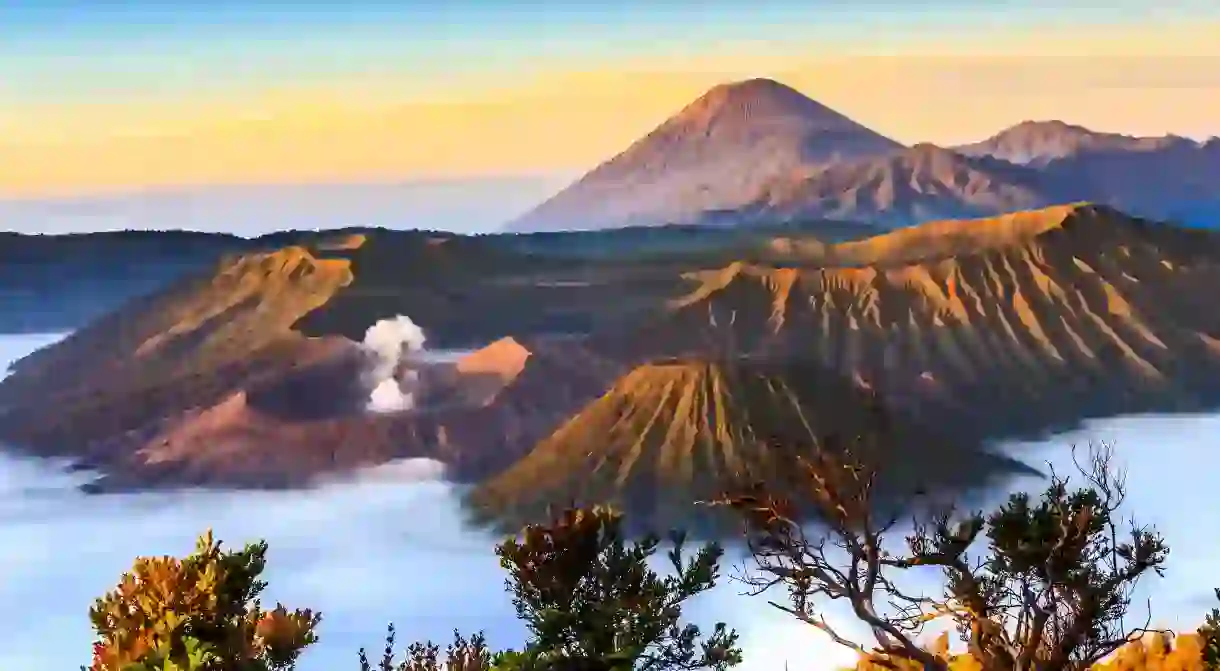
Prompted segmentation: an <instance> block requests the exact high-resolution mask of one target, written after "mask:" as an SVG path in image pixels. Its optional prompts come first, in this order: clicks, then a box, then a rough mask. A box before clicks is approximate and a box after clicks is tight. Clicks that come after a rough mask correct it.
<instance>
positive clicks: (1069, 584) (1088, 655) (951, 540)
mask: <svg viewBox="0 0 1220 671" xmlns="http://www.w3.org/2000/svg"><path fill="white" fill-rule="evenodd" d="M1088 454H1089V458H1088V460H1087V461H1086V462H1085V463H1083V464H1082V463H1080V461H1078V460H1077V459H1076V451H1075V450H1073V461H1074V463H1075V464H1076V466H1077V470H1078V471H1079V472H1080V475H1081V476H1083V486H1082V487H1080V488H1076V489H1072V488H1070V487H1069V479H1068V478H1066V477H1060V476H1059V475H1057V474H1055V473H1054V471H1053V469H1052V472H1051V477H1050V483H1049V485H1048V486H1047V488H1046V489H1045V491H1044V492H1043V493H1042V495H1041V496H1040V497H1039V498H1037V499H1033V498H1031V497H1030V496H1029V495H1027V494H1015V495H1013V496H1011V497H1010V498H1009V499H1008V501H1007V502H1006V503H1005V504H1004V505H1003V506H1001V507H1000V508H999V509H998V510H995V511H994V512H992V513H990V514H989V515H984V514H983V513H981V512H975V513H973V514H969V515H965V516H963V517H960V518H958V519H956V520H955V519H954V517H955V516H954V511H953V510H952V509H951V508H949V509H947V510H944V511H943V512H941V513H939V514H933V515H928V516H924V517H923V518H922V519H917V520H916V521H915V524H914V530H913V532H911V533H910V534H909V535H908V536H907V537H906V543H905V545H906V547H905V550H904V551H902V552H898V553H894V552H891V551H890V550H889V549H887V547H886V544H885V540H886V538H887V536H888V535H889V534H891V533H892V532H893V531H894V529H895V527H896V524H897V522H898V521H899V518H898V516H896V515H894V516H885V517H883V516H881V515H879V514H878V513H877V512H876V506H874V505H873V503H874V501H872V499H871V493H872V491H873V484H874V481H875V475H876V472H875V470H874V469H871V468H869V467H867V466H866V465H865V464H864V463H862V462H860V461H856V460H853V458H852V457H851V455H850V454H848V453H847V452H844V451H837V452H834V453H832V452H830V451H827V450H820V451H817V452H816V453H815V456H814V457H812V458H810V459H806V460H804V461H803V468H804V471H805V475H806V485H807V486H806V489H805V491H804V494H805V495H806V496H805V499H807V500H806V501H804V502H803V503H805V504H809V505H808V506H806V507H811V508H812V510H813V511H814V514H815V515H816V520H817V522H818V523H820V525H821V526H822V527H823V528H824V532H822V533H820V534H819V535H817V536H812V537H810V536H806V534H805V529H804V527H803V526H802V524H801V523H800V522H799V521H798V520H799V519H800V518H799V515H798V514H797V506H796V505H795V504H794V503H793V501H791V500H788V499H781V498H775V497H773V496H771V495H769V494H768V493H767V492H766V490H765V488H763V487H756V488H755V489H754V490H753V491H751V492H748V493H746V494H744V495H735V496H726V497H723V498H722V499H721V500H719V501H717V502H716V503H718V504H720V505H726V506H729V507H730V508H732V509H733V510H735V511H736V512H737V513H738V514H739V515H740V516H741V519H742V520H743V522H744V524H745V527H746V538H747V541H748V543H749V547H750V550H751V552H752V555H753V563H754V564H755V566H756V568H757V572H747V573H746V574H745V575H744V576H743V577H741V578H739V579H740V580H743V581H745V582H746V583H747V584H749V585H751V586H752V587H753V591H754V592H755V593H761V592H764V591H766V590H768V589H770V588H772V587H774V586H776V585H785V586H786V587H787V588H788V592H789V602H790V603H789V604H788V605H782V604H780V603H777V602H772V605H774V606H776V607H777V608H780V609H781V610H784V611H786V612H788V613H790V614H792V615H793V616H795V617H797V618H799V619H801V620H803V621H805V622H807V623H809V624H810V625H812V626H814V627H817V628H818V629H821V630H822V631H824V632H826V634H828V635H829V636H830V637H831V638H832V639H833V640H835V641H836V642H838V643H840V644H842V645H845V646H848V647H850V648H852V649H854V650H856V651H857V652H859V653H861V654H862V655H870V656H871V657H872V658H874V659H875V660H876V661H877V663H879V664H881V665H883V666H887V667H889V668H894V669H897V668H901V666H902V665H901V664H900V661H907V662H914V663H916V664H917V665H919V666H922V667H923V668H925V669H947V668H948V667H949V663H948V660H947V659H946V658H944V657H942V656H938V655H936V654H934V653H933V652H931V651H928V650H926V649H924V648H923V647H921V646H920V645H918V644H917V643H916V639H917V637H918V635H919V634H920V633H921V632H922V631H923V629H924V627H925V625H927V624H928V623H929V622H932V621H934V620H941V619H946V618H947V619H949V620H951V621H952V622H953V623H954V624H955V625H956V628H957V631H958V633H959V635H960V637H961V639H962V640H963V641H964V642H965V643H966V647H967V650H968V652H969V653H970V655H971V656H972V657H973V658H974V659H975V660H977V661H978V663H979V664H981V666H982V668H985V669H988V670H989V671H991V670H995V671H1033V670H1035V669H1036V670H1037V671H1063V670H1068V669H1071V670H1081V669H1086V668H1088V667H1090V666H1091V665H1093V664H1094V663H1095V662H1097V661H1098V660H1100V659H1102V658H1103V657H1105V656H1107V655H1109V654H1110V653H1111V652H1114V651H1115V650H1117V649H1118V648H1120V647H1122V646H1123V645H1124V644H1126V643H1128V642H1130V641H1133V640H1137V639H1138V638H1139V637H1140V636H1142V635H1143V634H1144V633H1146V632H1147V631H1149V630H1148V629H1147V621H1145V623H1144V625H1143V626H1141V627H1129V626H1127V625H1126V623H1125V616H1126V615H1127V613H1128V610H1129V609H1130V605H1131V595H1132V590H1133V588H1134V586H1135V584H1136V583H1137V582H1138V580H1139V579H1140V578H1141V577H1142V576H1143V575H1144V574H1146V573H1148V572H1150V571H1151V572H1153V573H1155V574H1161V572H1162V567H1163V565H1164V562H1165V559H1166V555H1167V553H1168V548H1167V546H1166V544H1165V542H1164V540H1163V539H1162V538H1161V536H1160V535H1159V534H1158V533H1156V532H1155V531H1154V530H1151V529H1148V528H1144V527H1140V526H1136V525H1135V524H1134V523H1130V524H1127V525H1122V524H1121V523H1120V521H1119V519H1118V510H1119V506H1120V504H1121V503H1122V501H1123V498H1124V496H1125V487H1124V477H1123V474H1122V473H1121V472H1119V471H1116V470H1115V469H1114V467H1113V465H1112V456H1113V452H1112V450H1111V449H1110V448H1109V447H1106V446H1100V447H1096V448H1090V450H1089V453H1088ZM802 510H803V509H802ZM836 552H837V553H839V556H836V555H835V553H836ZM918 567H933V568H935V569H938V570H939V572H940V573H941V574H942V575H943V577H944V578H945V582H946V585H947V587H946V589H945V592H944V593H943V594H942V595H939V596H928V595H913V594H907V593H906V592H904V591H903V589H902V588H901V587H900V585H899V584H898V583H897V582H896V578H897V576H898V575H900V574H903V573H904V572H905V571H908V570H910V569H915V568H918ZM839 599H841V600H845V601H846V602H847V603H848V604H849V605H850V606H851V610H852V613H853V614H854V616H855V617H856V618H858V619H859V620H860V621H861V622H863V623H864V624H866V625H867V626H868V627H869V629H870V630H871V632H872V635H873V638H874V639H875V642H874V643H873V644H872V645H867V646H866V645H865V644H862V643H860V642H857V641H852V640H849V639H848V638H846V637H844V636H842V635H840V634H839V633H838V632H837V631H836V630H835V629H834V628H833V627H832V626H831V625H830V623H828V622H827V621H826V619H825V618H824V617H823V616H822V615H821V614H820V613H819V601H824V600H839ZM882 599H884V601H882ZM896 660H898V661H896Z"/></svg>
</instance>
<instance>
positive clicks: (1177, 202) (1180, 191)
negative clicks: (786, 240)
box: [504, 79, 1220, 231]
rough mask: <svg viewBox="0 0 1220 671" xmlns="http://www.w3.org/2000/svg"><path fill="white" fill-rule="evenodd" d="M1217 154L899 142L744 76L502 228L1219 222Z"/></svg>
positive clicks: (1167, 145)
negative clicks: (1031, 218)
mask: <svg viewBox="0 0 1220 671" xmlns="http://www.w3.org/2000/svg"><path fill="white" fill-rule="evenodd" d="M755 109H756V110H760V112H759V113H758V114H753V115H752V114H750V113H748V112H749V110H755ZM776 119H779V120H780V121H779V122H776V121H775V120H776ZM811 146H812V147H820V150H817V151H809V148H810V147H811ZM1218 148H1220V139H1215V138H1213V139H1212V140H1210V141H1207V142H1196V141H1193V140H1190V139H1187V138H1183V137H1179V136H1175V135H1165V136H1160V137H1135V136H1128V135H1122V134H1119V133H1107V132H1099V131H1093V130H1090V129H1088V128H1085V127H1083V126H1078V125H1074V124H1069V123H1067V122H1064V121H1058V120H1052V121H1024V122H1020V123H1018V124H1016V125H1014V126H1011V127H1009V128H1006V129H1003V130H1001V131H1000V132H998V133H996V134H995V135H993V136H991V137H989V138H986V139H983V140H980V141H978V142H974V143H968V144H963V145H958V146H955V147H948V148H943V147H936V146H934V145H931V144H929V143H926V142H923V143H918V144H916V145H914V146H912V147H904V146H903V145H901V144H899V143H898V142H896V141H894V140H891V139H890V138H888V137H886V136H884V135H882V134H880V133H878V132H876V131H873V130H870V129H867V128H865V127H864V126H862V125H860V124H858V123H856V122H854V121H851V120H850V119H849V118H847V117H845V116H844V115H842V114H841V113H839V112H837V111H834V110H830V109H829V108H826V107H825V106H823V105H821V104H819V103H817V102H815V101H813V100H812V99H810V98H808V97H806V96H804V95H803V94H801V93H799V92H797V91H795V90H794V89H791V88H790V87H787V86H785V85H783V84H781V83H779V82H776V81H774V80H767V79H754V80H745V81H742V82H733V83H729V84H721V85H718V86H716V87H713V88H712V89H710V90H709V91H708V92H706V93H705V94H703V95H702V96H701V97H700V98H698V99H697V100H696V101H694V102H692V103H691V104H689V105H688V106H687V107H686V108H683V110H681V111H680V112H679V113H677V114H675V115H674V116H673V117H671V118H670V119H668V120H667V121H665V122H664V123H662V124H661V125H660V126H658V127H657V128H656V129H654V130H653V131H652V132H650V133H649V134H647V135H646V136H644V137H643V138H640V139H639V140H637V141H636V142H634V143H632V144H631V145H630V146H629V147H628V148H627V149H625V150H624V151H622V152H620V153H619V154H617V155H615V156H613V157H611V158H610V159H608V160H607V161H605V162H603V163H601V164H599V165H598V166H596V167H595V168H593V169H592V170H590V171H589V172H587V173H586V174H585V175H583V176H582V177H581V178H580V179H579V180H577V181H576V182H574V183H573V184H571V185H569V186H568V187H566V188H565V189H563V190H562V191H560V192H559V193H557V194H556V195H554V196H553V197H552V198H550V199H548V200H546V201H544V202H543V203H541V204H540V205H539V206H538V207H537V208H535V209H534V210H531V211H530V212H529V213H526V214H525V215H523V216H522V217H519V218H517V219H514V220H513V221H510V222H508V223H507V224H505V227H504V230H506V231H529V230H556V229H559V228H567V229H580V230H584V229H598V228H608V227H620V226H625V225H657V224H662V223H670V222H681V223H696V224H703V225H708V226H734V225H738V226H741V225H744V226H750V225H756V224H759V223H761V222H770V221H776V220H781V221H782V220H785V219H787V218H790V217H794V216H797V215H798V214H799V215H800V216H807V217H814V218H827V219H836V220H841V221H861V222H872V223H883V224H886V225H889V226H909V225H913V224H919V223H923V222H927V221H935V220H938V219H943V218H962V217H984V216H994V215H999V214H1003V213H1005V212H1011V211H1014V210H1020V209H1032V208H1038V207H1045V206H1050V205H1057V204H1064V203H1071V202H1078V201H1095V202H1104V203H1107V204H1109V205H1112V206H1115V207H1118V208H1120V209H1123V210H1124V211H1128V212H1131V213H1132V214H1134V215H1137V216H1145V217H1151V218H1157V219H1167V220H1173V221H1180V222H1184V223H1188V224H1191V225H1220V187H1217V186H1216V184H1218V183H1220V149H1218ZM692 166H693V167H692ZM1148 176H1152V177H1154V178H1155V180H1154V181H1155V183H1146V181H1145V178H1147V177H1148Z"/></svg>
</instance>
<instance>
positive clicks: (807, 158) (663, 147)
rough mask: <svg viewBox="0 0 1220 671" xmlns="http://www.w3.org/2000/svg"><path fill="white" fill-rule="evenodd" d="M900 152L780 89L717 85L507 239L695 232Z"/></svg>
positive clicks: (514, 225) (512, 227)
mask: <svg viewBox="0 0 1220 671" xmlns="http://www.w3.org/2000/svg"><path fill="white" fill-rule="evenodd" d="M899 148H901V145H899V144H898V143H897V142H895V141H893V140H890V139H889V138H886V137H884V136H882V135H879V134H878V133H875V132H873V131H871V130H869V129H867V128H865V127H863V126H861V125H860V124H858V123H856V122H854V121H852V120H851V119H848V118H847V117H845V116H843V115H842V114H840V113H838V112H836V111H834V110H831V109H829V108H827V107H825V106H824V105H821V104H820V103H817V102H815V101H813V100H811V99H809V98H808V97H806V96H805V95H803V94H801V93H800V92H798V91H796V90H794V89H792V88H790V87H788V86H785V85H783V84H780V83H779V82H775V81H772V80H769V79H751V80H746V81H742V82H736V83H732V84H723V85H720V86H717V87H715V88H713V89H711V90H710V91H708V92H707V93H705V94H704V95H703V96H701V97H700V98H699V99H698V100H695V101H694V102H692V103H691V104H690V105H688V106H686V107H685V108H683V109H682V110H681V111H679V112H678V113H677V114H675V115H674V116H673V117H671V118H670V119H668V120H666V121H665V122H664V123H662V124H661V125H660V126H658V127H657V128H656V129H654V130H653V131H652V132H650V133H649V134H648V135H646V136H645V137H643V138H641V139H640V140H638V141H637V142H635V143H634V144H632V145H631V146H630V147H628V148H627V149H626V150H624V151H623V152H622V153H620V154H618V155H617V156H615V157H613V158H611V159H610V160H608V161H606V162H605V163H602V164H601V165H599V166H597V167H596V168H594V169H593V170H592V171H590V172H589V173H588V174H586V175H585V176H583V177H581V178H580V179H579V180H578V181H577V182H575V183H574V184H572V185H571V186H569V187H568V188H566V189H564V190H563V191H561V192H560V193H559V194H557V195H555V196H554V197H553V198H551V199H549V200H547V201H546V202H544V203H542V204H541V205H539V206H538V207H537V208H535V209H534V210H532V211H530V212H528V213H526V214H525V215H523V216H522V217H520V218H518V219H516V220H515V221H513V222H511V223H510V224H508V226H507V228H506V230H509V231H518V232H526V231H549V230H563V229H573V230H575V229H597V228H608V227H620V226H625V225H630V224H649V225H653V224H664V223H689V222H694V221H698V220H699V219H700V218H701V217H702V216H704V214H705V213H707V212H714V211H719V210H735V209H738V208H740V207H742V206H744V205H746V204H748V203H749V202H750V200H752V199H753V198H754V196H755V195H756V194H757V192H758V190H759V189H760V188H761V187H762V185H764V184H766V183H768V182H769V181H771V180H773V179H776V178H791V177H794V176H798V175H801V174H805V173H807V172H809V171H810V170H812V169H814V167H815V166H818V165H823V164H826V163H828V162H833V161H838V160H843V159H848V158H855V157H858V156H865V155H873V154H880V153H886V152H889V151H893V150H896V149H899Z"/></svg>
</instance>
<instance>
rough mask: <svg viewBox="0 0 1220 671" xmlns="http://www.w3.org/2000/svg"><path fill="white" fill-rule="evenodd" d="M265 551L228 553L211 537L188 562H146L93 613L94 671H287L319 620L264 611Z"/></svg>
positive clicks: (303, 613) (256, 547)
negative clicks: (261, 603)
mask: <svg viewBox="0 0 1220 671" xmlns="http://www.w3.org/2000/svg"><path fill="white" fill-rule="evenodd" d="M266 553H267V544H266V543H261V542H260V543H255V544H251V545H247V546H246V547H245V548H244V549H243V550H241V551H240V552H223V551H221V548H220V542H218V541H213V539H212V533H211V532H210V531H209V532H208V533H206V534H205V535H203V536H202V537H200V538H199V541H198V544H197V546H196V548H195V552H194V553H192V554H191V555H189V556H187V557H186V558H185V559H181V560H179V559H175V558H173V557H140V558H138V559H136V561H135V564H134V566H133V568H132V571H131V572H130V573H125V574H124V575H123V577H122V579H121V580H120V581H119V584H118V586H117V587H116V588H115V589H114V590H113V591H111V592H110V593H108V594H106V595H105V596H103V597H101V598H100V599H97V601H96V602H95V603H94V606H93V607H92V608H91V609H90V610H89V619H90V621H91V622H92V624H93V628H94V630H95V631H96V634H97V638H96V642H95V643H94V644H93V664H92V666H91V667H90V671H287V670H289V669H292V668H293V667H294V665H295V662H296V659H297V657H298V656H299V655H300V654H301V651H302V650H304V649H305V647H307V646H309V645H310V644H312V643H314V642H315V641H317V636H316V635H315V633H314V629H315V628H316V627H317V625H318V623H319V622H320V621H321V618H322V616H321V615H320V614H316V613H312V612H311V611H309V610H296V611H292V612H289V611H288V610H287V609H286V608H285V607H284V606H283V605H279V604H277V605H276V608H275V609H274V610H271V611H264V610H262V609H261V607H260V605H259V601H258V595H259V594H260V593H261V592H262V591H263V589H264V588H265V587H266V586H267V584H266V583H265V582H263V581H262V580H259V576H260V575H262V572H263V569H264V567H265V565H266Z"/></svg>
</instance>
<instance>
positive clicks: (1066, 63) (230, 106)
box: [0, 0, 1220, 226]
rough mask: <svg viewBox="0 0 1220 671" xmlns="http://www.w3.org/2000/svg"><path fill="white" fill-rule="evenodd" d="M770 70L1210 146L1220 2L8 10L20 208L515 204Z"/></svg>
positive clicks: (954, 107)
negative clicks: (256, 192)
mask: <svg viewBox="0 0 1220 671" xmlns="http://www.w3.org/2000/svg"><path fill="white" fill-rule="evenodd" d="M1089 5H1092V6H1093V8H1089ZM1103 7H1104V8H1103ZM752 76H770V77H774V78H777V79H780V80H781V81H784V82H786V83H788V84H790V85H793V86H795V87H796V88H798V89H799V90H801V91H803V92H804V93H806V94H808V95H810V96H812V97H814V98H816V99H818V100H820V101H822V102H823V103H826V104H828V105H830V106H831V107H834V108H836V109H838V110H840V111H842V112H844V113H846V114H848V115H849V116H851V117H853V118H855V119H857V120H859V121H861V122H862V123H864V124H866V125H868V126H870V127H873V128H874V129H876V130H878V131H880V132H882V133H884V134H887V135H890V136H892V137H894V138H896V139H898V140H901V141H903V142H908V143H913V142H917V141H932V142H937V143H941V144H953V143H960V142H966V141H972V140H976V139H981V138H983V137H986V136H988V135H991V134H992V133H994V132H996V131H998V130H1000V129H1001V128H1003V127H1005V126H1007V125H1011V124H1013V123H1017V122H1019V121H1022V120H1026V119H1045V118H1061V119H1064V120H1067V121H1071V122H1075V123H1081V124H1083V125H1086V126H1090V127H1094V128H1096V129H1098V130H1113V131H1122V132H1128V133H1135V134H1163V133H1167V132H1174V133H1177V134H1181V135H1186V136H1193V137H1206V136H1209V135H1212V134H1220V117H1217V116H1216V115H1215V114H1214V113H1213V110H1215V109H1218V108H1220V4H1217V3H1215V2H1212V1H1210V0H1206V1H1205V0H1178V1H1177V2H1165V1H1161V2H1151V1H1147V0H1115V1H1112V2H1110V3H1087V4H1086V3H1083V2H1077V3H1072V2H1064V1H1062V0H1054V1H1052V0H1034V1H1027V2H1012V1H1009V0H992V1H989V2H984V1H981V0H971V1H970V2H966V1H964V0H925V1H922V2H919V1H908V2H901V3H900V2H896V1H895V0H855V1H853V2H843V1H838V2H832V1H830V0H799V1H798V0H778V1H767V0H758V1H756V2H749V3H742V2H730V1H729V0H706V1H705V2H701V3H668V2H664V3H656V2H648V1H646V0H616V1H615V2H608V1H595V0H588V1H587V2H582V3H572V2H550V1H545V0H532V1H528V0H467V1H466V2H459V1H457V0H454V1H453V2H447V3H441V2H401V1H400V2H390V1H389V0H385V1H374V0H349V1H348V2H342V3H338V2H335V3H326V2H320V1H306V0H277V1H276V2H270V1H268V0H261V1H260V0H245V1H242V2H238V1H236V0H209V1H207V2H203V1H199V2H192V1H188V0H178V1H171V0H162V1H154V0H144V1H142V2H137V1H135V0H90V1H86V0H78V1H75V2H68V1H65V0H38V2H32V1H31V2H7V3H0V196H6V197H8V198H10V199H17V198H24V199H37V200H45V199H48V198H65V197H69V198H74V197H82V196H91V195H94V194H98V193H109V192H143V191H147V190H149V189H161V188H166V187H175V188H180V187H199V186H215V185H266V184H273V185H280V184H296V185H313V184H320V183H335V182H341V183H381V184H386V183H389V184H401V183H403V182H408V181H418V180H432V182H435V181H436V180H437V179H443V180H449V181H452V180H464V181H466V182H468V183H469V184H471V185H473V187H472V188H474V191H473V192H472V193H473V194H474V197H473V198H472V200H475V201H479V200H485V201H492V200H495V198H494V197H493V196H484V195H483V194H484V192H483V191H482V190H481V189H482V188H483V187H482V185H486V184H493V185H495V186H494V187H488V188H493V189H495V188H498V189H501V190H502V189H503V188H505V187H504V186H503V180H505V179H508V180H522V179H529V180H533V181H532V182H531V184H535V185H538V186H537V187H536V188H537V189H538V190H539V191H542V190H544V186H542V185H546V188H550V185H551V184H552V183H553V182H555V181H556V180H557V179H559V177H560V176H563V177H565V178H566V177H568V176H571V175H574V174H579V173H580V172H581V171H583V170H586V169H588V168H591V167H592V166H593V165H595V164H596V163H598V162H600V161H601V160H604V159H606V158H608V157H610V156H612V155H613V154H614V153H617V152H618V151H620V150H622V149H623V148H624V147H625V146H626V145H627V144H628V143H630V142H631V141H632V140H634V139H636V138H638V137H639V136H641V135H643V134H644V133H646V132H647V131H648V130H650V129H651V128H652V127H654V126H655V125H657V124H658V123H660V122H661V121H662V120H664V119H665V118H666V117H667V116H669V115H671V114H672V113H674V112H675V111H677V110H678V109H679V108H681V107H682V106H683V105H685V104H686V103H688V102H690V101H691V100H693V99H694V98H695V97H697V96H698V95H699V94H700V93H702V92H703V91H704V90H706V89H707V88H709V87H711V86H712V85H715V84H717V83H721V82H724V81H729V80H734V79H741V78H746V77H752ZM531 193H532V192H531ZM428 202H432V201H428ZM495 202H496V204H497V207H499V205H498V203H499V201H498V200H495ZM421 207H422V206H421ZM480 216H482V215H480ZM503 218H504V219H507V218H509V217H508V216H505V217H503ZM0 225H5V226H8V225H9V221H8V220H5V219H0ZM25 225H26V226H32V225H33V224H30V223H28V222H27V223H26V224H25Z"/></svg>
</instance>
